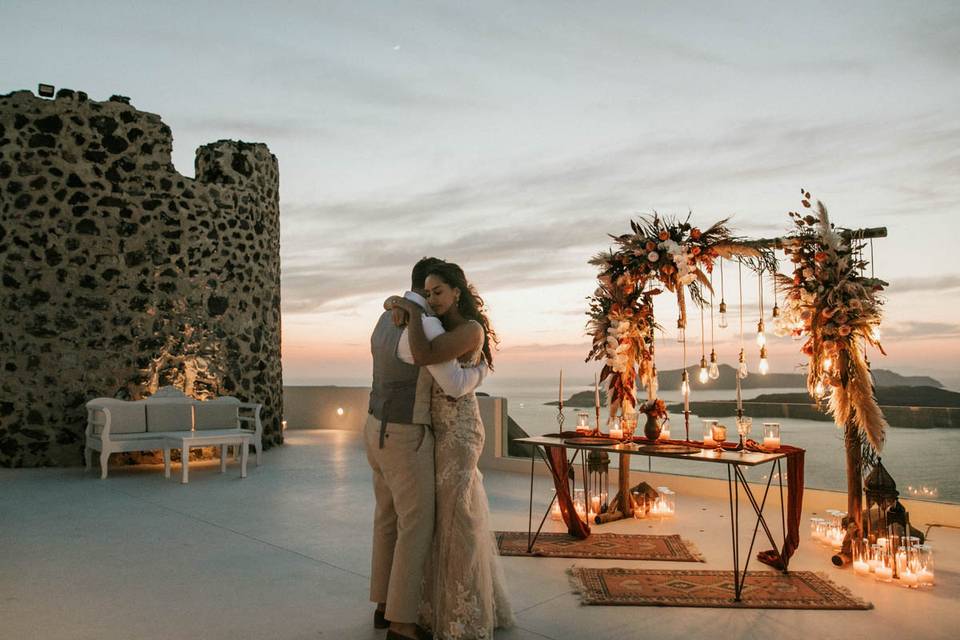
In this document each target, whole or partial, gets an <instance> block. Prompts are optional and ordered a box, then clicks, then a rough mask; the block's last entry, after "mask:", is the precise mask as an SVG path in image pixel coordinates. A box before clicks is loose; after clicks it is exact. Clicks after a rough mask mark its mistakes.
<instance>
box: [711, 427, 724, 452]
mask: <svg viewBox="0 0 960 640" xmlns="http://www.w3.org/2000/svg"><path fill="white" fill-rule="evenodd" d="M712 435H713V440H714V442H716V443H717V448H716V452H717V453H723V443H724V442H726V440H727V427H726V426H725V425H722V424H720V423H719V422H716V421H715V422H714V423H713V434H712Z"/></svg>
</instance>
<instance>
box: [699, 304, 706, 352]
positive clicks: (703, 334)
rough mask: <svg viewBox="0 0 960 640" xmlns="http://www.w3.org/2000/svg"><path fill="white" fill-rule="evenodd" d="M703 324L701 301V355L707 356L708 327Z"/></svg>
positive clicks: (701, 305)
mask: <svg viewBox="0 0 960 640" xmlns="http://www.w3.org/2000/svg"><path fill="white" fill-rule="evenodd" d="M704 326H705V325H704V324H703V302H701V303H700V357H701V358H703V357H706V355H707V351H706V349H707V339H706V329H705V328H704Z"/></svg>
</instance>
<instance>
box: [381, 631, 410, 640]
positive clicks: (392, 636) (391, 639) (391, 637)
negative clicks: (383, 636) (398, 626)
mask: <svg viewBox="0 0 960 640" xmlns="http://www.w3.org/2000/svg"><path fill="white" fill-rule="evenodd" d="M387 640H417V638H412V637H410V636H405V635H403V634H402V633H397V632H396V631H394V630H393V629H390V630H389V631H387Z"/></svg>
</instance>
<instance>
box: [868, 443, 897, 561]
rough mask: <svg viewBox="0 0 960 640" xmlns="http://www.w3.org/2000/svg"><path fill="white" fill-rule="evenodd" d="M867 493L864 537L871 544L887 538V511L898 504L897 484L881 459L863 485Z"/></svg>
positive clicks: (878, 459)
mask: <svg viewBox="0 0 960 640" xmlns="http://www.w3.org/2000/svg"><path fill="white" fill-rule="evenodd" d="M863 488H864V491H865V493H866V500H867V511H866V515H865V517H864V521H863V526H864V537H866V538H868V539H869V540H870V541H871V542H875V541H876V539H877V538H885V537H886V536H887V511H888V510H889V509H890V508H891V507H893V505H895V504H896V503H897V496H898V495H900V493H899V492H898V491H897V483H896V482H894V481H893V477H892V476H891V475H890V474H889V473H888V472H887V470H886V469H885V468H884V466H883V464H882V463H881V462H880V458H877V466H875V467H874V468H873V471H871V472H870V475H868V476H867V479H866V480H865V481H864V483H863Z"/></svg>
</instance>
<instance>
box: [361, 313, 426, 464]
mask: <svg viewBox="0 0 960 640" xmlns="http://www.w3.org/2000/svg"><path fill="white" fill-rule="evenodd" d="M402 334H403V328H402V327H397V326H396V325H394V324H393V320H392V314H391V313H390V312H389V311H385V312H384V313H383V315H381V316H380V320H379V321H378V322H377V326H376V328H374V330H373V334H372V335H371V336H370V351H371V353H372V354H373V385H372V387H371V389H370V413H372V414H373V415H374V416H375V417H376V418H377V419H378V420H379V421H380V424H381V431H383V429H384V427H385V425H386V423H388V422H394V423H399V424H423V425H430V392H431V389H432V387H433V376H431V375H430V372H429V371H427V368H426V367H418V366H416V365H412V364H407V363H406V362H404V361H403V360H401V359H400V358H399V357H398V356H397V345H398V343H399V342H400V336H401V335H402ZM381 446H382V438H381Z"/></svg>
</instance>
